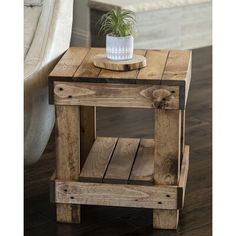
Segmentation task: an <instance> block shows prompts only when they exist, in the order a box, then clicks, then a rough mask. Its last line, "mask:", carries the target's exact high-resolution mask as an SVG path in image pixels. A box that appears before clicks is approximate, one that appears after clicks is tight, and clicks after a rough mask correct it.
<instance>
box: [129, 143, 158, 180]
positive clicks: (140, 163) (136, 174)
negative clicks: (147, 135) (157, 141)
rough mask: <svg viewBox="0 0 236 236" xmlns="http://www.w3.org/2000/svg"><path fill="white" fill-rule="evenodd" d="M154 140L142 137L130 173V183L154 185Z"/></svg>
mask: <svg viewBox="0 0 236 236" xmlns="http://www.w3.org/2000/svg"><path fill="white" fill-rule="evenodd" d="M153 176H154V140H153V139H141V141H140V146H139V149H138V152H137V157H136V158H135V162H134V165H133V168H132V171H131V174H130V178H129V183H131V184H145V185H153Z"/></svg>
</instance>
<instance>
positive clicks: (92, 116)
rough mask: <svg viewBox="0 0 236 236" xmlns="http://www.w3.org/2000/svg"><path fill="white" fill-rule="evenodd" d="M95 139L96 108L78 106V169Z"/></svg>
mask: <svg viewBox="0 0 236 236" xmlns="http://www.w3.org/2000/svg"><path fill="white" fill-rule="evenodd" d="M95 138H96V107H88V106H80V169H81V168H82V167H83V165H84V162H85V160H86V158H87V156H88V154H89V151H90V149H91V147H92V145H93V143H94V141H95Z"/></svg>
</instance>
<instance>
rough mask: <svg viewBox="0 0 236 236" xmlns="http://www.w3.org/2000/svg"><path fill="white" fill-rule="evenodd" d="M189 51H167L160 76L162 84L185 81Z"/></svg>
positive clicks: (189, 56)
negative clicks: (167, 54) (163, 68)
mask: <svg viewBox="0 0 236 236" xmlns="http://www.w3.org/2000/svg"><path fill="white" fill-rule="evenodd" d="M190 58H191V51H187V50H182V51H181V50H172V51H170V52H169V56H168V58H167V62H166V66H165V70H164V73H163V76H162V84H168V85H171V81H172V82H173V83H175V82H176V81H186V80H187V72H188V67H189V61H190Z"/></svg>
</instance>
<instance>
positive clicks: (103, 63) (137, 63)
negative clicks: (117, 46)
mask: <svg viewBox="0 0 236 236" xmlns="http://www.w3.org/2000/svg"><path fill="white" fill-rule="evenodd" d="M93 64H94V66H96V67H98V68H102V69H106V70H112V71H131V70H138V69H140V68H143V67H145V66H146V64H147V62H146V58H145V57H144V56H141V55H137V54H134V55H133V57H132V59H130V60H110V59H108V58H107V55H106V54H97V55H96V56H95V57H94V59H93Z"/></svg>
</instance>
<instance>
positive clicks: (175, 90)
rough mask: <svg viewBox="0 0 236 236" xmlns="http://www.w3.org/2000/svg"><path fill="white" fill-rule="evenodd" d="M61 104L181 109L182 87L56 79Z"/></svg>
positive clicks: (56, 89)
mask: <svg viewBox="0 0 236 236" xmlns="http://www.w3.org/2000/svg"><path fill="white" fill-rule="evenodd" d="M54 84H55V87H54V102H55V104H59V105H85V106H102V107H129V108H131V107H134V108H159V109H179V87H178V86H161V85H144V84H104V83H76V82H74V83H73V82H54Z"/></svg>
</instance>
